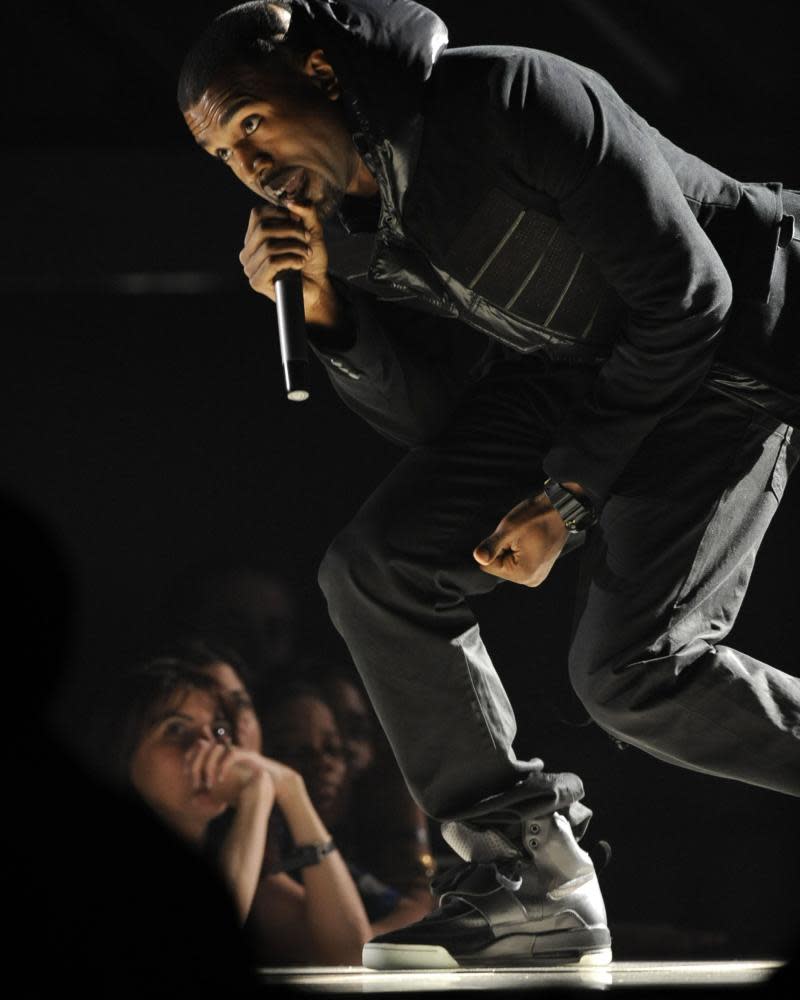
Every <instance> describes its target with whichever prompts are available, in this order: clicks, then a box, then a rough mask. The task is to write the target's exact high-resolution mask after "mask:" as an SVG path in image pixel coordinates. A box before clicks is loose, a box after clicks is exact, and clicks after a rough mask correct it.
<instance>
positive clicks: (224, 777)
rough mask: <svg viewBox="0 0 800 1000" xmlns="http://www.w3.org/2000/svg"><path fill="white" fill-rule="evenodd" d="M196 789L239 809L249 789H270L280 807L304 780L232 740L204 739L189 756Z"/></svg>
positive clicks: (199, 741) (188, 765)
mask: <svg viewBox="0 0 800 1000" xmlns="http://www.w3.org/2000/svg"><path fill="white" fill-rule="evenodd" d="M186 762H187V768H188V769H189V773H190V775H191V778H192V787H193V788H194V789H195V790H197V791H199V790H205V791H208V792H210V793H211V794H212V796H214V797H215V798H219V799H220V801H223V802H227V803H228V804H229V805H234V806H235V805H236V804H237V803H238V801H239V798H240V796H241V794H242V792H244V791H245V789H248V788H254V787H257V786H261V785H265V786H267V787H268V788H269V789H270V791H271V793H272V797H273V798H274V799H275V801H276V802H277V803H278V804H279V805H280V804H281V802H284V801H286V799H287V797H289V796H291V795H293V794H295V793H296V791H297V790H298V789H299V788H300V787H302V782H303V779H302V778H301V777H300V775H299V774H298V773H297V771H293V770H292V769H291V768H290V767H286V765H285V764H281V763H279V762H278V761H276V760H272V759H271V758H269V757H264V756H263V755H262V754H259V753H256V752H255V751H253V750H245V749H243V748H242V747H237V746H235V745H234V744H233V743H231V742H230V741H229V740H228V741H224V742H218V741H216V740H209V739H200V740H197V741H196V742H195V744H194V745H193V746H192V748H191V749H190V750H189V751H188V753H187V754H186Z"/></svg>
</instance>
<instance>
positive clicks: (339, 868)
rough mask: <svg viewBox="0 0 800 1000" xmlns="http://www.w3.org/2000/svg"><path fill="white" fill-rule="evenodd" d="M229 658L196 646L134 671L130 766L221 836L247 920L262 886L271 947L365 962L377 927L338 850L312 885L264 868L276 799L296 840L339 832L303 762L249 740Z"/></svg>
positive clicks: (133, 775) (127, 741)
mask: <svg viewBox="0 0 800 1000" xmlns="http://www.w3.org/2000/svg"><path fill="white" fill-rule="evenodd" d="M209 656H210V657H211V662H210V663H209V662H205V660H208V659H209ZM210 666H211V667H215V669H214V670H212V671H209V669H208V668H209V667H210ZM220 667H224V668H225V669H226V671H230V672H233V674H234V675H235V674H236V672H235V670H234V668H233V667H232V666H230V664H227V663H223V662H220V660H219V657H218V656H214V655H213V654H212V653H211V652H210V651H209V653H208V654H207V655H205V659H204V657H203V655H201V654H199V653H198V652H197V651H196V650H195V651H194V652H193V654H192V655H191V656H189V657H187V658H185V659H182V658H180V657H177V656H174V655H165V656H161V657H158V658H156V659H153V660H150V661H148V662H147V663H145V664H143V665H141V666H140V667H139V668H137V669H136V670H134V671H132V672H130V673H129V674H128V675H127V676H126V678H125V679H124V684H123V691H122V692H120V693H121V694H122V696H123V697H122V699H121V702H122V704H123V705H125V706H126V719H125V723H126V725H125V726H123V727H122V731H123V734H124V735H123V746H122V747H121V750H122V758H123V760H122V768H123V771H124V774H125V776H126V778H127V780H128V782H129V783H130V785H132V787H133V789H134V791H135V792H136V793H137V794H138V795H139V796H140V797H141V798H142V799H143V800H144V801H145V802H146V803H147V804H148V805H149V806H150V808H151V809H153V811H154V812H156V813H157V814H158V815H159V816H160V817H161V818H162V819H163V820H164V822H166V823H167V824H168V825H169V826H171V827H172V828H173V829H174V830H176V831H177V832H178V833H179V834H180V835H181V836H182V837H184V838H185V839H186V840H187V841H189V842H190V843H192V844H193V845H195V846H196V847H197V848H198V849H199V850H201V851H209V850H210V849H211V848H212V847H213V848H214V850H213V856H214V860H215V862H216V863H217V865H218V867H219V868H220V870H221V873H222V875H223V877H224V879H225V881H226V882H227V884H228V886H229V888H230V890H231V892H232V894H233V898H234V900H235V903H236V906H237V909H238V912H239V916H240V919H241V921H242V923H243V924H244V923H245V921H247V920H248V917H249V916H250V914H251V910H252V909H253V907H254V901H255V900H256V897H259V898H260V905H259V906H258V909H259V912H262V911H266V912H268V914H269V919H267V920H266V921H265V920H264V919H263V916H262V919H259V921H258V926H259V929H260V930H261V931H262V933H265V934H267V935H269V936H270V938H271V940H270V941H266V942H259V943H257V944H260V945H264V946H265V948H262V947H259V948H258V950H259V951H261V950H266V951H268V952H270V953H271V954H273V955H275V957H276V958H277V959H278V960H279V961H280V962H283V963H287V964H290V963H298V962H306V963H314V964H322V965H326V964H331V965H340V964H346V965H359V964H360V963H361V948H362V946H363V944H364V943H365V942H366V941H367V940H368V939H369V937H370V936H371V931H370V926H369V922H368V920H367V915H366V913H365V911H364V907H363V904H362V902H361V899H360V897H359V895H358V891H357V889H356V887H355V885H354V884H353V880H352V878H351V876H350V874H349V872H348V870H347V867H346V865H345V863H344V861H343V860H342V858H341V857H340V855H339V853H338V851H337V850H335V849H334V850H332V851H331V852H330V853H328V854H326V855H325V856H324V857H323V858H321V860H320V861H319V862H318V863H317V864H314V865H310V866H308V867H307V868H304V869H303V885H302V886H299V885H297V883H295V882H294V880H292V879H291V878H289V876H288V875H285V874H278V875H270V876H265V875H264V874H263V869H264V852H265V848H266V843H267V832H268V827H269V821H270V816H271V814H272V810H273V806H275V805H277V806H278V807H279V808H280V810H281V812H282V814H283V817H284V819H285V821H286V824H287V826H288V827H289V831H290V833H291V835H292V839H293V841H294V843H295V844H296V845H298V846H302V845H306V844H319V845H323V844H328V843H329V842H330V840H331V838H330V834H329V832H328V831H327V829H326V827H325V825H324V824H323V822H322V820H321V819H320V818H319V816H318V815H317V813H316V810H315V809H314V807H313V805H312V804H311V800H310V799H309V797H308V793H307V792H306V788H305V784H304V782H303V779H302V778H301V776H300V775H299V774H298V773H297V772H296V771H294V770H292V769H291V768H289V767H286V766H285V765H283V764H280V763H278V762H277V761H274V760H271V759H270V758H268V757H264V756H263V755H262V754H260V753H258V752H256V751H255V750H251V749H244V748H243V747H241V746H239V745H237V732H236V729H237V726H236V718H235V714H236V713H235V712H233V711H232V710H231V700H230V697H229V696H228V695H227V693H226V691H225V690H223V688H222V687H221V686H220V684H219V683H218V681H217V680H216V679H215V674H218V673H219V669H218V668H220ZM232 716H233V717H232Z"/></svg>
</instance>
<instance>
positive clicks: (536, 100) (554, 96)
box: [297, 0, 800, 501]
mask: <svg viewBox="0 0 800 1000" xmlns="http://www.w3.org/2000/svg"><path fill="white" fill-rule="evenodd" d="M297 2H298V3H300V4H301V5H302V6H303V7H304V9H305V10H306V11H307V12H308V13H309V14H311V15H312V16H313V17H314V19H315V22H316V28H317V31H318V35H319V38H320V43H321V44H322V46H323V47H324V48H326V50H327V51H328V54H329V56H330V58H331V61H332V62H333V65H334V67H335V69H336V70H337V73H338V75H339V76H340V79H341V81H342V83H343V85H344V91H345V106H346V111H347V114H348V118H349V121H350V125H351V131H352V133H353V138H354V142H355V143H356V146H357V148H358V149H359V151H360V153H361V155H362V157H363V158H364V160H365V162H366V163H367V165H368V167H369V168H370V169H371V171H372V172H373V173H374V175H375V177H376V179H377V181H378V185H379V188H380V212H379V217H378V219H377V220H376V230H377V231H376V232H370V231H369V228H370V227H368V226H367V227H366V228H367V231H366V232H361V233H359V232H357V230H358V228H359V224H358V219H357V215H358V213H355V212H353V211H352V209H353V204H352V203H353V201H354V200H353V199H348V200H346V203H345V205H344V206H343V212H342V222H343V224H344V227H345V231H346V232H347V233H348V235H347V236H345V237H344V238H343V239H340V240H338V241H336V240H335V239H334V236H333V234H331V239H330V241H329V242H330V247H331V272H332V274H333V275H334V276H336V277H338V279H339V287H340V290H341V291H342V294H343V295H344V296H345V297H346V299H347V301H348V303H349V317H350V319H349V323H348V326H347V329H345V330H341V331H338V332H337V334H336V335H335V336H331V335H329V334H317V335H316V336H313V339H312V342H313V344H314V346H315V349H316V350H317V352H318V353H319V354H320V356H321V357H323V359H324V360H325V362H326V364H327V367H328V369H329V371H330V373H331V377H332V379H333V381H334V385H335V386H336V388H337V391H339V393H340V395H342V397H343V398H344V399H345V400H346V401H347V402H348V404H349V405H350V406H352V407H353V408H354V409H355V410H356V411H357V412H359V413H361V414H362V415H363V416H365V417H366V418H367V419H369V420H371V421H372V422H373V423H374V424H375V426H377V427H378V428H379V429H380V430H381V431H383V432H384V433H386V434H387V435H388V436H390V437H392V438H394V439H395V440H399V441H403V442H405V443H413V442H414V441H418V440H424V439H425V438H426V437H427V436H429V435H430V434H431V433H434V432H435V430H436V429H437V428H438V426H440V425H441V422H442V421H443V420H444V419H446V416H447V413H448V412H449V407H450V406H451V405H452V399H453V397H454V396H455V395H456V394H457V392H458V390H459V388H460V387H461V386H463V384H464V380H465V377H467V372H465V370H464V369H465V368H466V369H469V365H468V363H467V362H468V361H469V360H470V359H469V357H468V356H467V352H466V342H467V339H468V338H465V336H464V325H465V324H466V325H467V326H469V327H471V328H472V329H473V330H478V331H481V332H482V333H484V334H487V335H488V336H489V337H490V338H493V341H494V342H495V343H497V344H499V345H502V346H499V347H498V348H497V350H496V351H495V353H497V351H500V352H505V353H509V352H522V353H529V352H533V351H545V352H546V353H547V354H548V355H550V356H551V357H553V358H555V359H556V360H561V361H564V362H567V363H579V364H591V365H595V366H596V367H597V379H596V381H595V383H594V386H593V390H592V392H591V393H590V394H589V395H588V396H587V397H586V398H585V399H583V400H582V401H581V402H580V403H579V404H578V405H577V406H576V407H575V408H574V410H573V411H572V412H570V413H569V414H568V415H567V417H566V419H565V420H564V421H563V423H562V425H561V426H560V427H559V428H558V429H557V432H556V435H555V438H554V441H553V445H552V448H551V450H550V452H549V453H548V454H547V456H546V457H545V461H544V468H545V471H546V472H547V474H549V475H551V476H553V477H554V478H557V479H560V480H574V481H577V482H580V483H582V484H583V485H584V486H585V487H586V488H587V489H588V490H589V492H590V494H591V495H592V496H593V497H594V498H595V500H596V501H602V499H603V498H604V497H605V496H606V495H607V493H608V491H609V489H610V487H611V486H612V485H613V482H614V480H615V479H616V478H617V476H618V475H619V473H620V472H621V471H622V469H623V468H624V466H625V465H626V463H627V462H628V460H629V459H630V457H631V456H632V455H633V453H634V452H635V451H636V449H637V448H638V447H639V445H640V443H641V441H642V440H643V438H644V437H645V436H646V435H647V433H648V432H649V431H650V430H651V429H652V428H653V427H654V425H655V424H656V423H657V422H658V421H659V420H660V419H662V418H663V417H664V416H665V415H666V414H667V413H669V412H670V411H671V410H673V409H674V408H676V407H677V406H679V405H680V404H681V403H682V402H683V401H684V400H686V399H687V398H688V397H689V396H690V395H691V394H692V393H693V392H694V391H695V390H696V389H697V387H698V385H699V384H700V383H701V382H702V381H703V380H704V379H705V378H708V379H709V380H710V382H711V384H713V385H715V387H716V388H718V389H719V390H720V391H726V392H734V393H735V394H738V395H740V396H741V397H742V398H745V399H747V400H748V401H750V402H752V403H754V404H755V405H761V406H765V407H766V408H768V409H770V410H771V411H772V412H774V413H776V415H779V416H780V417H781V418H782V419H786V420H788V421H789V422H795V423H796V422H797V420H796V418H797V416H798V414H800V389H799V388H798V387H800V362H798V358H799V357H800V351H798V349H797V347H796V346H795V341H796V339H797V338H796V337H795V336H794V335H793V333H794V331H793V330H791V329H790V327H791V326H792V325H794V324H790V323H789V322H788V319H787V317H786V315H785V313H786V309H785V307H784V294H783V290H784V286H785V283H786V273H785V272H786V268H787V255H789V254H790V253H795V254H796V252H797V250H798V248H800V244H798V243H797V242H796V241H794V242H792V239H791V236H792V230H791V225H792V218H791V216H789V215H788V213H787V211H786V208H785V206H784V198H785V194H784V192H783V189H782V186H781V184H779V183H768V184H746V183H742V182H740V181H738V180H736V179H734V178H732V177H729V176H727V175H726V174H724V173H722V172H721V171H719V170H717V169H715V168H714V167H712V166H710V165H709V164H707V163H704V162H703V161H702V160H699V159H698V158H697V157H694V156H692V155H690V154H688V153H686V152H685V151H683V150H681V149H679V148H678V147H677V146H675V145H674V144H673V143H671V142H670V141H669V140H668V139H666V138H664V137H663V136H662V135H660V134H659V133H658V132H657V131H656V130H655V129H654V128H652V127H651V126H650V125H649V124H648V123H647V122H645V121H644V120H643V119H642V118H641V117H640V116H639V115H638V114H637V113H636V112H635V111H633V110H632V109H631V108H630V107H629V106H628V105H627V104H626V103H625V102H624V101H623V100H622V98H621V97H620V96H619V95H618V94H617V93H616V92H615V91H614V89H613V88H612V87H611V86H610V84H609V83H608V82H607V81H606V80H605V79H603V78H602V77H601V76H600V75H598V74H597V73H595V72H594V71H592V70H590V69H587V68H585V67H582V66H579V65H577V64H575V63H573V62H570V61H569V60H566V59H564V58H561V57H559V56H556V55H552V54H550V53H547V52H542V51H537V50H534V49H528V48H516V47H505V46H503V47H500V46H478V47H471V48H461V49H447V32H446V28H445V26H444V25H443V23H442V22H441V20H440V19H439V18H438V17H437V16H436V15H435V14H433V13H432V12H431V11H429V10H427V9H426V8H424V7H421V6H419V5H418V4H415V3H411V2H409V0H348V2H347V3H329V2H327V0H297ZM794 196H795V194H794V193H793V192H792V193H791V197H794ZM779 255H782V256H781V259H780V263H779V265H777V266H776V260H777V258H778V256H779ZM387 300H388V301H387ZM409 307H410V308H409ZM419 311H422V312H423V313H426V314H428V317H432V318H427V319H426V317H424V316H422V315H419ZM787 334H788V335H787ZM712 365H713V368H712Z"/></svg>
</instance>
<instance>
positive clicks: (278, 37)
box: [178, 0, 313, 113]
mask: <svg viewBox="0 0 800 1000" xmlns="http://www.w3.org/2000/svg"><path fill="white" fill-rule="evenodd" d="M287 12H288V13H290V14H291V21H290V23H289V29H288V31H287V29H286V22H287V18H286V14H287ZM312 48H313V41H312V35H311V22H310V19H309V18H308V16H307V15H306V13H305V11H304V10H303V9H302V8H301V7H299V6H298V5H295V4H292V2H291V0H251V2H249V3H243V4H240V5H239V6H238V7H232V8H231V9H230V10H226V11H225V12H224V13H222V14H220V15H219V16H218V17H216V18H215V19H214V20H213V21H212V22H211V24H209V26H208V27H207V28H206V30H205V31H204V32H203V33H202V34H201V35H200V37H199V38H198V39H197V41H196V42H195V43H194V44H193V45H192V47H191V48H190V49H189V51H188V52H187V54H186V56H185V58H184V60H183V65H182V66H181V70H180V74H179V76H178V106H179V108H180V109H181V111H182V112H184V113H185V112H186V111H188V110H189V108H191V107H193V106H194V105H195V104H197V102H198V101H199V100H200V98H201V97H202V96H203V94H204V93H205V92H206V91H207V90H208V88H209V87H210V86H211V85H212V84H213V83H214V82H215V80H217V79H218V77H219V76H220V75H221V74H222V73H223V72H224V71H225V70H226V69H230V68H231V67H232V66H251V67H263V66H264V65H266V63H267V61H268V60H269V59H270V57H271V56H273V55H276V54H277V55H278V56H279V57H282V63H283V65H284V66H285V65H287V64H289V63H291V62H292V61H297V59H298V58H299V57H301V56H304V55H306V54H307V53H308V52H310V51H311V49H312ZM272 61H273V63H274V60H272Z"/></svg>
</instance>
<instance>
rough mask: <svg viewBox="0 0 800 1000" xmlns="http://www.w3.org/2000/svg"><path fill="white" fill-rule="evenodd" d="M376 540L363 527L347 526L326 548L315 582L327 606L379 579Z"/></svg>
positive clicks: (378, 557) (379, 559)
mask: <svg viewBox="0 0 800 1000" xmlns="http://www.w3.org/2000/svg"><path fill="white" fill-rule="evenodd" d="M379 549H380V546H379V544H378V541H377V539H374V538H373V537H371V532H370V531H369V529H368V528H367V527H366V526H359V525H357V524H355V523H354V524H351V525H350V526H349V527H347V528H345V529H344V531H342V532H340V533H339V534H338V535H337V536H336V538H334V540H333V541H332V542H331V544H330V545H329V546H328V551H327V552H326V553H325V555H324V557H323V559H322V562H321V563H320V567H319V571H318V574H317V580H318V583H319V586H320V588H321V589H322V592H323V594H324V595H325V597H326V598H327V600H328V602H329V603H331V602H332V601H333V602H336V601H339V600H341V599H342V598H343V597H345V595H347V594H348V593H350V592H351V591H352V590H353V588H354V587H356V588H363V587H369V585H370V581H371V580H373V579H376V578H377V577H378V576H380V562H381V553H380V551H379Z"/></svg>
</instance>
